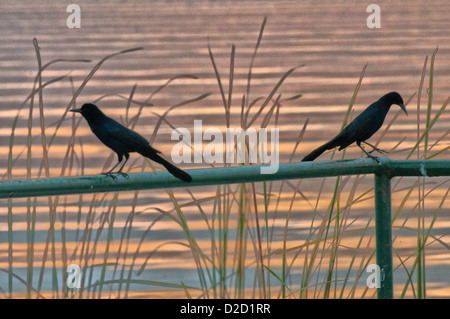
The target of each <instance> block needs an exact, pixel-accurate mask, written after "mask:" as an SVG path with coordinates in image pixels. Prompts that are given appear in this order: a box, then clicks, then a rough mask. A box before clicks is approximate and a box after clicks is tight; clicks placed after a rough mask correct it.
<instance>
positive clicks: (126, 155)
mask: <svg viewBox="0 0 450 319" xmlns="http://www.w3.org/2000/svg"><path fill="white" fill-rule="evenodd" d="M129 158H130V155H129V154H125V162H124V163H123V164H122V166H121V167H120V169H119V170H118V171H117V173H116V174H120V175H122V176H123V177H125V178H126V179H128V178H129V176H128V174H127V173H122V169H123V167H124V166H125V164H126V163H127V162H128V159H129Z"/></svg>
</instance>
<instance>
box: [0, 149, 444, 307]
mask: <svg viewBox="0 0 450 319" xmlns="http://www.w3.org/2000/svg"><path fill="white" fill-rule="evenodd" d="M260 169H261V165H251V166H236V167H226V168H212V169H196V170H190V171H188V172H189V174H190V175H191V176H192V178H193V181H192V182H191V183H189V184H187V183H185V182H183V181H180V180H178V179H176V178H174V177H173V176H172V175H170V174H169V173H168V172H166V171H161V172H152V173H148V172H146V173H133V174H129V176H128V178H125V177H123V176H118V177H117V179H116V180H113V179H112V178H111V177H108V176H105V175H95V176H81V177H59V178H40V179H23V180H9V181H1V182H0V198H19V197H30V196H49V195H52V196H54V195H69V194H86V193H100V192H115V191H132V190H141V189H156V188H175V187H187V186H189V187H191V186H207V185H221V184H236V183H247V182H262V181H274V180H286V179H301V178H317V177H331V176H342V175H359V174H374V176H375V181H374V183H375V235H376V260H377V265H378V266H379V267H380V270H381V272H382V274H384V278H383V280H382V281H381V287H380V288H378V290H377V293H378V298H383V299H384V298H393V278H392V271H393V269H392V223H391V179H392V178H393V177H395V176H429V177H433V176H450V160H425V161H421V160H407V161H405V160H401V161H393V160H390V159H389V158H387V157H384V158H380V159H379V161H375V160H373V159H370V158H363V159H358V160H341V161H319V162H300V163H288V164H279V168H278V171H277V172H276V173H275V174H261V173H260Z"/></svg>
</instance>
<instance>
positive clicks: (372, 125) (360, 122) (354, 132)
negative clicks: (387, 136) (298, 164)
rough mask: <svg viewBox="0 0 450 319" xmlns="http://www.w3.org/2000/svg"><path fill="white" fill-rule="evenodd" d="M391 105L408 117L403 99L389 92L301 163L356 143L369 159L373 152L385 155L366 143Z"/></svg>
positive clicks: (380, 124) (382, 120) (381, 122)
mask: <svg viewBox="0 0 450 319" xmlns="http://www.w3.org/2000/svg"><path fill="white" fill-rule="evenodd" d="M392 104H397V105H398V106H400V108H401V109H402V110H403V111H404V112H405V113H406V115H408V112H407V111H406V108H405V106H404V105H403V99H402V97H401V96H400V94H398V93H397V92H391V93H388V94H386V95H384V96H382V97H381V98H380V99H379V100H378V101H376V102H375V103H372V104H371V105H370V106H369V107H367V108H366V109H365V110H364V111H363V112H362V113H361V114H359V115H358V116H357V117H356V118H355V119H354V120H353V121H352V122H351V123H350V124H348V125H347V126H346V127H345V128H344V129H343V130H342V131H341V132H340V133H339V134H338V135H337V136H336V137H335V138H333V139H332V140H331V141H329V142H328V143H325V144H323V145H322V146H320V147H319V148H317V149H315V150H314V151H312V152H311V153H309V154H308V155H306V156H305V157H304V158H303V159H302V162H307V161H313V160H315V159H316V158H317V157H319V156H320V155H321V154H322V153H323V152H325V151H326V150H331V149H333V148H335V147H337V146H339V151H341V150H343V149H344V148H346V147H347V146H349V145H350V144H352V143H355V142H356V145H358V146H359V147H360V148H361V149H362V151H363V152H364V153H365V154H366V155H367V156H368V157H371V158H375V159H376V157H375V156H373V155H371V153H373V152H374V151H377V152H379V153H387V152H386V151H383V150H381V149H379V148H377V147H375V146H373V145H372V144H369V143H368V142H366V140H367V139H369V138H370V137H371V136H372V135H373V134H375V133H376V132H377V131H378V130H379V129H380V127H381V126H382V125H383V122H384V119H385V118H386V114H387V112H388V111H389V109H390V108H391V105H392ZM361 143H365V144H367V145H369V146H370V147H372V150H371V151H370V152H367V151H366V150H365V149H364V148H363V147H362V146H361Z"/></svg>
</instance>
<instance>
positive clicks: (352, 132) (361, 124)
mask: <svg viewBox="0 0 450 319" xmlns="http://www.w3.org/2000/svg"><path fill="white" fill-rule="evenodd" d="M375 122H376V121H375ZM376 126H377V125H376V123H374V117H373V114H372V109H366V110H365V111H364V112H362V113H361V114H360V115H358V116H357V117H356V118H355V119H354V120H353V121H352V122H351V123H350V124H349V125H347V126H346V127H345V128H344V129H343V130H342V132H341V133H340V134H339V135H338V137H340V140H341V141H342V142H341V143H340V148H339V150H342V149H344V148H346V147H347V146H349V145H350V144H352V143H354V142H358V141H365V140H367V139H368V138H369V137H371V136H372V135H373V134H374V133H375V132H376V131H377V130H378V129H379V127H376Z"/></svg>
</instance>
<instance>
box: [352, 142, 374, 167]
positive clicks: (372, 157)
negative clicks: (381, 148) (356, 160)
mask: <svg viewBox="0 0 450 319" xmlns="http://www.w3.org/2000/svg"><path fill="white" fill-rule="evenodd" d="M356 145H358V146H359V148H360V149H361V150H362V151H363V152H364V154H366V155H367V157H370V158H371V159H374V160H376V161H377V162H378V163H380V160H379V159H378V157H376V156H373V155H371V154H370V153H372V152H369V153H367V151H366V150H365V149H364V148H363V147H362V146H361V143H356ZM369 145H370V144H369Z"/></svg>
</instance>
